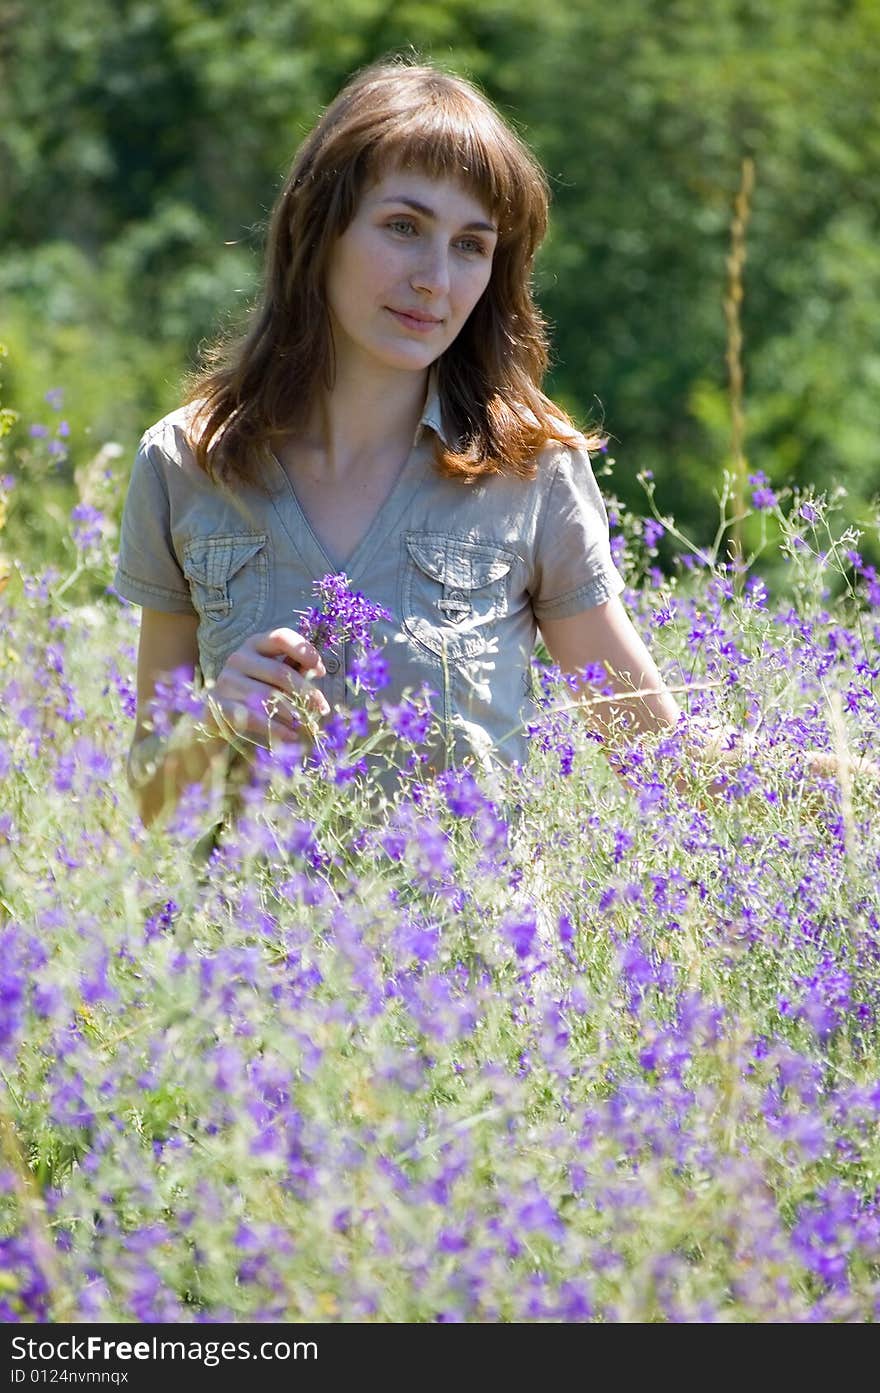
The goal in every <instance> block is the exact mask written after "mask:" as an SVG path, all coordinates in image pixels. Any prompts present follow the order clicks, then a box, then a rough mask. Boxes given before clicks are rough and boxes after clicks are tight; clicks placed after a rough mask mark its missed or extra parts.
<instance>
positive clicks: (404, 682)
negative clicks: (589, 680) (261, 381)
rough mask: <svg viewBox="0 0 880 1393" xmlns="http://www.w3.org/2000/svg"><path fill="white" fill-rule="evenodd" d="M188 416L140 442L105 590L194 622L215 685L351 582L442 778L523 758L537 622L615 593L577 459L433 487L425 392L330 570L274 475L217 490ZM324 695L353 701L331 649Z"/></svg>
mask: <svg viewBox="0 0 880 1393" xmlns="http://www.w3.org/2000/svg"><path fill="white" fill-rule="evenodd" d="M187 419H188V414H187V408H185V407H184V408H181V409H180V410H178V411H174V412H172V413H171V414H170V415H169V416H166V417H164V418H163V419H162V420H161V421H159V422H158V423H157V424H156V425H154V426H152V427H151V428H150V429H149V430H148V431H147V432H146V434H145V435H144V437H143V439H142V441H141V444H140V449H139V451H138V453H137V456H136V458H135V461H134V467H133V470H132V475H131V482H130V485H129V489H128V494H127V497H126V502H125V509H124V513H123V519H122V534H121V539H120V548H119V564H118V568H117V571H116V576H115V586H116V589H117V590H118V591H119V593H120V594H121V595H122V596H124V597H125V598H126V599H128V600H131V601H133V602H134V603H135V604H139V605H143V606H146V607H149V608H152V609H158V610H164V611H167V612H171V613H179V614H196V615H197V616H198V620H199V625H198V647H199V663H200V668H201V673H202V676H203V678H204V679H205V680H206V681H210V680H211V679H214V678H216V677H217V675H218V674H219V672H220V670H221V668H222V667H223V664H224V662H225V661H226V659H227V658H228V657H229V656H230V654H231V653H232V652H233V651H234V650H235V649H236V648H237V647H238V646H239V645H240V644H241V643H242V642H243V641H244V640H245V639H246V638H247V637H248V636H249V635H250V634H253V633H257V632H261V631H265V630H269V629H273V628H276V627H278V626H280V625H286V626H289V627H290V628H293V629H297V628H298V627H299V624H300V614H301V612H302V611H305V610H307V609H309V608H310V607H311V606H312V604H313V603H314V602H315V599H314V593H313V584H314V582H315V581H316V580H319V579H320V578H321V577H322V576H324V575H326V574H328V573H329V572H333V571H337V570H339V569H344V570H345V572H346V574H347V575H348V577H349V579H350V581H351V584H352V586H353V588H354V589H356V590H360V591H362V592H363V593H364V594H365V595H366V596H367V597H368V598H369V599H370V600H373V601H376V602H377V603H379V604H381V605H382V606H384V608H385V609H387V610H388V611H389V612H390V614H391V615H392V621H391V622H390V623H385V622H380V623H379V624H378V625H377V626H376V629H375V630H374V635H375V637H377V638H379V639H381V640H384V644H385V657H386V659H387V662H388V666H389V670H390V678H391V681H390V685H389V686H388V687H387V688H385V689H384V690H383V692H382V693H381V696H382V699H383V700H387V701H392V702H398V701H399V700H400V698H401V696H402V694H403V693H404V691H405V690H410V691H415V690H416V689H418V688H419V687H421V686H422V684H427V686H428V687H429V688H430V689H431V690H432V691H433V692H434V693H435V697H434V699H433V702H432V705H433V709H434V712H435V715H436V716H437V717H439V718H440V722H441V728H442V731H443V735H444V739H445V749H442V750H441V749H438V750H435V751H432V763H433V764H434V765H435V766H436V767H444V766H445V764H446V763H447V762H450V761H451V762H460V761H461V760H462V759H464V758H465V757H466V756H468V755H476V756H477V758H478V759H479V760H480V761H481V762H484V763H486V762H488V763H491V762H493V761H494V760H500V761H501V762H502V763H511V762H513V761H515V760H519V761H524V759H525V757H526V754H527V749H528V742H527V739H526V737H525V734H524V726H525V723H526V722H528V721H529V720H532V719H534V704H533V698H532V686H531V670H530V658H531V655H532V652H533V649H534V646H535V639H536V636H537V627H538V625H540V622H541V620H542V619H563V618H566V617H568V616H570V615H573V614H577V613H579V612H580V611H581V610H585V609H590V608H591V607H592V606H593V605H597V604H601V603H603V601H605V600H608V599H609V598H610V597H611V596H612V595H616V594H618V593H619V592H620V591H621V590H622V588H623V580H622V578H621V576H620V575H619V574H618V572H617V570H616V569H615V567H614V564H613V562H612V560H611V554H610V550H609V540H608V521H607V516H606V512H605V507H604V504H603V502H602V498H601V495H600V493H599V489H598V486H597V484H596V481H595V478H594V477H593V471H592V468H591V466H590V460H589V456H588V454H587V451H586V448H585V447H584V448H581V449H577V448H569V447H565V446H561V445H558V444H555V443H551V444H549V445H547V446H546V447H545V449H544V450H543V451H542V452H541V454H540V456H539V459H538V473H537V476H536V478H534V479H533V480H522V479H516V478H508V477H504V476H497V475H496V476H491V477H489V478H485V479H482V480H480V481H478V482H477V483H474V484H466V483H462V482H459V481H458V480H455V479H448V478H444V477H442V476H441V475H440V474H439V473H438V472H437V470H436V468H435V467H434V464H433V451H432V444H433V433H435V432H436V433H437V434H438V435H440V436H441V437H442V438H443V439H444V440H447V439H448V436H447V434H446V433H445V430H444V425H443V421H442V418H441V413H440V403H439V397H438V395H437V391H436V383H435V381H434V380H433V379H432V381H431V384H430V387H429V392H428V397H427V401H426V403H425V410H424V412H423V414H422V419H421V421H420V423H419V427H418V430H417V432H416V435H415V438H414V441H413V446H412V449H411V451H410V454H409V457H408V459H407V461H406V464H405V465H404V467H403V469H402V471H401V473H400V475H399V477H398V479H397V481H396V483H395V485H394V487H393V489H392V492H391V494H390V496H389V497H388V499H387V500H386V502H385V503H384V505H383V506H382V508H381V509H380V511H379V513H378V515H377V517H376V518H375V519H374V521H373V523H372V525H371V527H370V529H369V531H368V532H367V534H366V536H364V537H363V539H362V540H361V542H360V543H359V544H358V546H357V547H356V548H355V550H354V552H353V553H352V555H351V556H350V557H349V558H348V560H347V561H346V563H345V565H344V567H342V568H340V567H339V566H338V564H337V562H336V561H335V560H334V559H333V558H332V557H331V556H329V555H328V554H327V552H326V551H325V549H324V548H323V547H322V545H321V543H320V542H319V541H318V539H317V537H316V536H315V534H314V532H313V531H312V528H311V527H310V525H309V522H308V520H307V518H306V516H305V513H304V512H303V510H302V508H301V506H300V504H299V501H298V499H297V496H296V492H295V487H294V485H293V484H292V483H291V480H290V479H289V477H288V475H287V473H286V472H285V470H284V469H283V468H282V466H281V464H280V463H279V462H278V461H277V460H275V459H274V458H273V459H271V460H270V461H269V462H268V463H267V464H266V466H265V467H264V471H263V478H262V480H261V483H262V484H263V485H264V486H265V491H263V490H261V488H259V487H257V486H254V485H249V486H247V487H244V486H241V485H236V486H235V487H234V488H227V487H224V486H220V485H216V484H212V483H211V481H210V479H208V477H207V476H206V475H205V474H204V473H203V472H202V470H200V469H199V467H198V465H197V464H196V462H195V459H194V456H193V453H192V450H191V448H190V446H189V444H188V441H187V435H186V422H187ZM323 659H324V665H325V667H326V670H327V676H326V678H323V679H322V680H321V682H320V683H319V685H320V686H321V688H322V689H323V691H324V693H325V695H326V697H327V700H328V701H329V702H330V704H331V706H335V705H345V704H346V690H347V689H346V679H347V674H348V671H349V665H350V661H351V654H350V653H349V652H348V648H347V645H341V646H339V647H338V648H331V649H325V650H324V653H323Z"/></svg>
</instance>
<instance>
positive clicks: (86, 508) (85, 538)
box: [70, 503, 104, 551]
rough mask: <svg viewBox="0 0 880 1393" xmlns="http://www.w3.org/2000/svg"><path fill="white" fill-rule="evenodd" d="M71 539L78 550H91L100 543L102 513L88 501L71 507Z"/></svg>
mask: <svg viewBox="0 0 880 1393" xmlns="http://www.w3.org/2000/svg"><path fill="white" fill-rule="evenodd" d="M70 517H71V521H72V522H73V524H74V526H73V540H74V542H75V544H76V548H77V550H78V551H92V550H93V549H94V548H95V547H97V546H99V545H100V542H101V534H102V524H103V522H104V514H103V513H102V512H101V511H100V509H99V508H93V507H92V506H91V504H90V503H77V505H76V507H75V508H73V509H72V511H71V514H70Z"/></svg>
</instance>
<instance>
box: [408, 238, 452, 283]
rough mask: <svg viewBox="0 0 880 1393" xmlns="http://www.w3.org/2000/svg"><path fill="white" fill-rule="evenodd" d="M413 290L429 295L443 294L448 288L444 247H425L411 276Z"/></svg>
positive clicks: (447, 271) (447, 269) (447, 268)
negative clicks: (425, 292)
mask: <svg viewBox="0 0 880 1393" xmlns="http://www.w3.org/2000/svg"><path fill="white" fill-rule="evenodd" d="M411 285H412V287H413V290H421V291H427V292H429V293H430V294H431V295H442V294H445V293H446V291H448V289H449V259H448V257H447V255H446V250H445V248H440V247H435V248H427V249H426V250H425V252H424V254H423V255H422V256H421V257H420V258H419V262H418V265H417V266H416V269H415V271H414V272H413V274H412V277H411Z"/></svg>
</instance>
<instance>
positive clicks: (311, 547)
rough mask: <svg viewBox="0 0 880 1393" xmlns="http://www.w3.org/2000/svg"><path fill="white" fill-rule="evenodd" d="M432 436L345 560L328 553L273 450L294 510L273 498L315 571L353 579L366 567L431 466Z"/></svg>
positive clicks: (417, 448) (417, 447)
mask: <svg viewBox="0 0 880 1393" xmlns="http://www.w3.org/2000/svg"><path fill="white" fill-rule="evenodd" d="M432 439H433V437H432V436H431V435H427V436H426V435H425V434H424V433H423V435H422V438H421V439H420V440H419V441H418V443H417V444H414V445H413V446H412V448H411V450H410V452H409V454H408V456H407V458H406V460H405V461H404V463H403V467H402V468H401V469H400V470H399V472H398V474H397V477H396V479H395V480H394V483H393V484H392V485H391V488H390V490H389V492H388V495H387V497H386V498H385V500H384V501H383V502H382V503H381V504H380V505H379V507H378V508H377V509H376V511H375V513H374V514H373V517H372V519H371V521H370V524H369V526H368V528H367V530H366V532H365V533H364V534H363V536H362V537H361V539H360V541H359V542H358V543H357V545H356V546H355V547H354V549H353V551H352V552H351V553H350V555H349V556H348V558H347V559H346V560H344V561H340V560H339V559H338V558H334V557H332V556H331V555H330V553H329V552H328V550H327V547H326V546H325V544H324V543H323V542H322V541H321V539H320V537H319V536H318V534H317V532H316V531H315V529H314V527H313V526H312V524H311V522H310V521H309V517H308V514H307V513H306V510H305V508H304V507H303V506H302V504H301V502H300V500H299V496H298V495H297V492H296V488H295V487H294V483H293V480H292V479H291V477H290V474H289V473H288V471H287V470H286V469H285V468H284V465H283V464H282V463H281V461H280V460H279V458H278V456H277V455H276V454H275V452H274V451H272V453H271V455H270V461H271V469H272V472H273V473H274V474H275V475H276V476H277V478H278V481H279V483H280V484H281V487H282V490H283V491H284V493H286V495H287V499H288V501H289V503H290V505H291V509H290V510H288V509H286V508H280V509H279V508H278V502H277V498H273V502H275V506H276V509H277V510H278V512H279V514H280V517H281V522H282V524H283V526H284V530H285V532H286V533H287V535H288V537H289V538H290V540H291V542H292V543H293V545H294V546H295V547H296V548H297V550H298V551H299V552H300V553H301V555H302V556H303V559H304V560H305V561H306V563H307V564H308V566H309V568H310V569H311V570H312V571H313V573H315V574H318V573H321V574H324V573H326V572H327V571H331V572H334V573H336V574H338V573H339V572H344V573H345V574H346V575H347V576H348V578H349V580H352V581H353V580H355V579H356V578H357V576H358V575H359V574H361V573H362V572H364V571H365V570H366V568H367V567H368V566H369V563H370V561H371V560H372V558H373V556H374V555H375V554H376V552H377V551H378V550H379V548H380V547H381V546H382V544H383V543H384V542H385V540H386V538H387V537H388V535H389V533H390V532H391V531H392V529H393V528H394V527H395V526H396V525H397V523H398V522H399V520H400V518H401V516H402V514H403V512H404V510H405V509H406V507H407V505H408V504H409V501H410V499H411V497H412V495H413V493H414V492H415V490H416V488H417V487H418V484H419V483H420V481H421V479H422V478H423V477H424V474H425V470H426V468H428V467H430V460H431V441H432ZM290 511H292V514H293V527H291V526H289V525H288V515H289V512H290Z"/></svg>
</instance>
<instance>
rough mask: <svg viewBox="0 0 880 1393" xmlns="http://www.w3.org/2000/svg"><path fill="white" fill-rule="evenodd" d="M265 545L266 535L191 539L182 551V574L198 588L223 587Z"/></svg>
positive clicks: (255, 534)
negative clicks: (206, 586) (204, 586)
mask: <svg viewBox="0 0 880 1393" xmlns="http://www.w3.org/2000/svg"><path fill="white" fill-rule="evenodd" d="M265 545H266V534H265V533H264V532H263V533H259V532H252V533H248V534H247V535H243V536H237V537H194V538H193V540H192V541H191V542H188V543H187V545H186V549H185V551H184V557H183V571H184V574H185V576H186V577H187V579H188V580H194V581H196V582H197V583H198V584H199V585H208V586H218V587H223V586H225V585H226V582H227V581H229V580H231V579H232V577H233V576H234V575H237V573H238V572H239V571H240V570H241V568H242V566H244V565H246V564H247V562H248V561H250V559H251V557H253V556H256V554H257V552H258V551H260V550H261V549H262V548H263V547H264V546H265Z"/></svg>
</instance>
